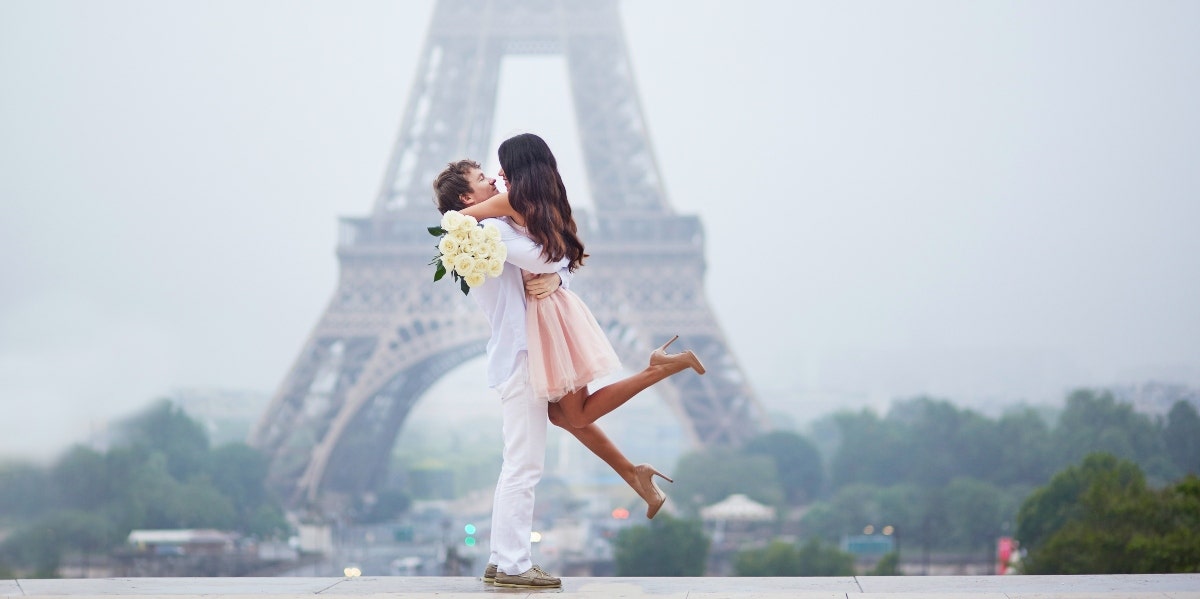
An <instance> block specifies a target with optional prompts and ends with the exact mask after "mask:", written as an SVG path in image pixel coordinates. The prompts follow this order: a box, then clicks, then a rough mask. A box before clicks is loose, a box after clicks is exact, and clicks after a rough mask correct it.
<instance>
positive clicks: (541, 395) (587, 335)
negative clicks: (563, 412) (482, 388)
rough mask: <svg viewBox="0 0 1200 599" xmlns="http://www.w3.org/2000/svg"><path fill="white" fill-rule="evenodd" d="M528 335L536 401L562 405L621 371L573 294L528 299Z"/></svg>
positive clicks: (593, 319) (566, 291)
mask: <svg viewBox="0 0 1200 599" xmlns="http://www.w3.org/2000/svg"><path fill="white" fill-rule="evenodd" d="M525 330H526V334H527V336H528V339H529V381H530V384H531V386H532V387H533V392H534V395H535V396H536V397H537V398H538V399H546V400H548V401H558V400H559V399H562V397H563V396H564V395H566V394H568V393H570V392H572V391H574V390H576V389H579V388H582V387H584V386H586V385H587V384H588V383H590V382H592V381H594V380H596V379H598V378H601V377H604V376H607V375H609V374H612V373H614V372H616V371H617V370H619V369H620V368H621V361H620V360H619V359H618V358H617V352H616V351H614V350H613V346H612V344H611V343H609V342H608V337H607V336H606V335H605V334H604V330H603V329H601V328H600V324H599V323H597V322H596V317H594V316H592V311H591V310H588V307H587V305H586V304H584V303H583V300H581V299H579V296H577V295H575V294H574V293H571V291H570V290H569V289H563V288H559V289H558V291H555V292H554V293H551V294H550V296H549V297H546V298H545V299H536V298H533V297H526V305H525Z"/></svg>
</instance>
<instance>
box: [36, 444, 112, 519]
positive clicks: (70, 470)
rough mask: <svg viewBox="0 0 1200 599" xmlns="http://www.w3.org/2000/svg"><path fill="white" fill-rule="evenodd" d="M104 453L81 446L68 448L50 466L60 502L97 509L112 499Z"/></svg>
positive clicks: (74, 507)
mask: <svg viewBox="0 0 1200 599" xmlns="http://www.w3.org/2000/svg"><path fill="white" fill-rule="evenodd" d="M108 478H109V477H108V472H107V468H106V464H105V458H104V455H102V454H100V453H98V452H96V451H94V450H92V449H89V448H87V447H83V446H81V445H77V446H75V447H72V448H71V449H69V450H67V453H66V454H64V455H63V456H62V457H61V458H59V459H58V461H57V462H55V463H54V466H53V467H52V468H51V469H50V479H51V481H52V482H53V484H54V490H55V493H56V495H57V496H58V502H57V503H59V504H61V505H63V506H65V507H67V508H73V509H79V510H93V509H97V508H99V507H101V506H103V505H104V504H106V503H108V502H109V501H111V500H112V496H111V494H110V491H111V489H110V487H109V485H110V484H111V482H110V481H109V480H108Z"/></svg>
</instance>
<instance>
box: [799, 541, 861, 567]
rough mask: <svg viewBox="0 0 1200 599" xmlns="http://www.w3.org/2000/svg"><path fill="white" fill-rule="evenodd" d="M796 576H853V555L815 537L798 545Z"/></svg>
mask: <svg viewBox="0 0 1200 599" xmlns="http://www.w3.org/2000/svg"><path fill="white" fill-rule="evenodd" d="M799 561H800V573H799V574H797V576H854V556H853V555H850V554H849V553H846V552H845V551H842V550H840V549H838V548H837V547H834V546H833V545H826V544H824V543H822V542H820V541H818V540H816V539H810V540H809V541H808V542H807V543H805V544H804V545H802V546H801V547H800V551H799Z"/></svg>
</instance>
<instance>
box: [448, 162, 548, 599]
mask: <svg viewBox="0 0 1200 599" xmlns="http://www.w3.org/2000/svg"><path fill="white" fill-rule="evenodd" d="M433 187H434V191H435V194H436V200H437V204H438V210H439V211H440V212H442V213H445V212H447V211H449V210H458V209H462V208H465V207H466V206H469V205H471V204H474V203H476V202H478V201H482V200H485V199H487V198H489V197H491V196H493V195H495V194H496V193H497V192H498V190H497V189H496V180H495V179H492V178H488V177H486V176H484V174H483V171H482V170H480V168H479V164H478V163H475V162H473V161H469V160H461V161H459V162H456V163H452V164H450V165H449V166H448V167H447V168H446V170H444V171H443V172H442V173H441V174H439V175H438V177H437V178H436V179H435V180H434V184H433ZM492 222H494V223H495V224H496V226H497V227H498V228H499V229H500V236H501V241H503V243H504V245H505V246H507V248H508V258H507V259H506V262H508V264H507V265H506V268H505V269H504V272H503V273H501V275H500V276H499V277H497V278H495V279H489V280H488V281H487V283H486V284H484V285H482V286H479V287H476V288H474V289H472V290H471V297H472V298H474V299H475V302H476V303H477V304H479V306H480V308H482V309H483V312H484V314H485V315H486V316H487V319H488V323H489V324H490V325H491V329H492V335H491V338H490V339H488V344H487V378H488V387H490V388H492V389H495V390H496V391H497V392H499V394H500V405H501V413H502V418H503V435H504V463H503V465H502V466H501V468H500V479H499V480H498V481H497V483H496V494H495V496H494V498H493V503H492V531H491V556H490V559H489V564H488V568H487V570H486V571H485V573H484V581H485V582H488V581H489V580H488V579H489V578H492V577H494V583H495V585H496V586H503V587H516V588H555V587H561V586H562V581H561V580H559V579H558V578H557V577H554V576H551V575H550V574H547V573H546V572H545V571H543V570H542V569H541V568H540V567H538V566H537V565H535V564H533V562H532V543H531V541H530V533H531V532H532V530H533V502H534V487H535V486H536V485H537V483H538V481H539V480H541V476H542V470H543V468H544V466H545V459H546V423H547V411H548V408H549V404H548V402H546V401H545V400H538V399H536V398H535V397H534V393H533V389H532V388H531V387H530V386H529V367H528V363H527V358H526V348H527V343H526V338H525V283H524V281H522V279H521V270H526V271H529V272H532V273H540V274H542V275H548V276H543V277H540V278H539V279H537V280H536V282H535V283H533V287H532V290H533V292H534V293H536V294H538V295H539V296H540V295H545V294H549V293H551V292H553V291H554V290H556V289H557V288H558V286H559V285H560V283H561V282H563V281H567V280H569V277H570V272H569V270H568V269H567V260H566V259H563V260H560V261H558V262H555V263H549V264H548V263H546V262H545V261H544V260H543V259H542V256H541V249H540V248H539V247H538V246H537V245H536V244H534V243H533V242H532V241H531V240H530V239H529V238H527V237H525V236H523V235H521V234H520V233H519V232H518V231H517V230H516V229H514V228H513V227H512V226H511V225H510V224H509V223H508V222H507V221H506V220H504V219H493V220H492ZM556 273H557V274H556ZM493 565H494V566H495V567H494V568H493Z"/></svg>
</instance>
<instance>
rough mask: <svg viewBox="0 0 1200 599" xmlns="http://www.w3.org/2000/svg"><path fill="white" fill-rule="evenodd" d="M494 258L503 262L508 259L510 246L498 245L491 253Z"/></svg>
mask: <svg viewBox="0 0 1200 599" xmlns="http://www.w3.org/2000/svg"><path fill="white" fill-rule="evenodd" d="M489 253H490V254H491V256H492V257H493V258H499V259H500V261H501V262H503V261H504V259H505V258H508V246H506V245H504V244H503V243H497V244H496V247H495V248H493V249H492V251H491V252H489Z"/></svg>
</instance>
